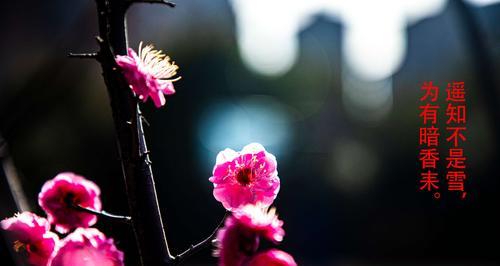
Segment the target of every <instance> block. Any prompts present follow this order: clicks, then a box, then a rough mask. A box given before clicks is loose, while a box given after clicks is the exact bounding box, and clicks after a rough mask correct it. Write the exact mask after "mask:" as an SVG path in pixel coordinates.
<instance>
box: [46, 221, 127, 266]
mask: <svg viewBox="0 0 500 266" xmlns="http://www.w3.org/2000/svg"><path fill="white" fill-rule="evenodd" d="M122 265H124V263H123V252H121V251H120V250H118V249H117V248H116V246H115V244H114V242H113V239H111V238H106V236H105V235H104V234H103V233H101V232H100V231H99V230H97V229H95V228H78V229H76V230H75V231H73V233H71V234H69V235H68V236H66V238H64V239H63V240H62V241H61V243H60V245H59V248H58V249H57V251H56V253H55V254H54V257H53V259H52V263H51V264H50V266H122Z"/></svg>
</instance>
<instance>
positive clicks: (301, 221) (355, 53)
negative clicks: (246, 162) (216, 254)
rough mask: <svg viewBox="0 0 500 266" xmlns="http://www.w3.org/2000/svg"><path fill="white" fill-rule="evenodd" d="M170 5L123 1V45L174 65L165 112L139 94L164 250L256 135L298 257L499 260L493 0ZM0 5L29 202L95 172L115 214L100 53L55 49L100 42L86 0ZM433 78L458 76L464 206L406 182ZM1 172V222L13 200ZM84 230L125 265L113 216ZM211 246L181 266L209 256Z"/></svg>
mask: <svg viewBox="0 0 500 266" xmlns="http://www.w3.org/2000/svg"><path fill="white" fill-rule="evenodd" d="M177 4H178V5H177V7H176V8H175V9H169V8H167V7H165V6H160V5H149V4H137V5H135V6H133V8H131V10H130V11H129V14H128V29H129V44H130V46H131V47H134V48H137V46H138V44H139V42H140V41H145V42H148V43H149V42H151V43H154V44H155V45H156V46H157V47H158V48H160V49H162V50H164V51H166V52H167V53H168V54H169V55H171V57H172V58H173V59H174V60H175V61H176V63H177V64H178V65H179V66H180V75H181V76H182V77H183V78H182V80H180V81H179V82H177V83H176V84H175V86H176V90H177V93H176V94H175V95H174V96H172V97H168V99H167V104H166V106H165V107H164V108H161V109H159V110H156V109H155V108H154V106H153V104H152V103H146V104H143V105H142V108H143V109H144V113H145V117H146V119H147V120H148V122H149V124H150V126H149V127H147V128H146V132H147V139H148V141H149V147H150V150H151V151H152V153H151V156H152V160H153V169H154V174H155V179H156V184H157V189H158V193H159V200H160V205H161V209H162V214H163V216H164V222H165V224H166V232H167V236H168V239H169V243H170V246H171V249H172V250H173V251H174V253H177V252H180V251H182V250H184V249H186V248H187V247H188V246H189V245H190V244H192V243H195V242H197V241H199V240H201V239H203V238H204V237H205V236H207V235H208V234H209V233H210V232H211V231H212V230H213V228H214V227H215V226H216V225H217V224H218V222H219V220H220V219H221V217H222V216H223V214H224V210H223V208H222V206H221V205H220V204H219V203H218V202H217V201H215V199H214V198H213V196H212V185H211V183H209V182H208V178H209V177H210V175H211V171H212V167H213V165H214V163H215V156H216V154H217V153H218V152H219V151H220V150H222V149H224V148H226V147H229V148H232V149H235V150H239V149H241V148H242V147H243V146H244V145H246V144H248V143H250V142H254V141H255V142H260V143H262V144H263V145H264V146H265V147H266V148H267V149H268V150H269V151H270V152H272V153H274V154H275V155H276V157H277V159H278V171H279V176H280V178H281V182H282V183H281V191H280V193H279V196H278V198H277V200H276V201H275V206H276V207H277V209H278V213H279V215H280V217H281V218H282V219H283V220H284V221H285V230H286V237H285V240H284V243H283V244H282V245H281V248H282V249H284V250H286V251H287V252H289V253H291V254H293V255H294V257H295V258H296V260H297V261H298V262H299V264H300V265H359V264H383V265H385V264H393V265H401V264H404V265H412V264H440V265H442V264H446V265H480V264H491V265H494V264H497V263H499V262H500V252H499V248H500V244H499V239H500V229H499V224H500V219H499V218H498V217H499V215H498V211H499V206H498V202H500V201H499V198H500V196H499V192H500V191H499V178H500V174H498V172H499V170H500V169H499V168H498V167H499V166H498V160H499V155H500V154H499V149H500V142H499V141H498V139H497V137H498V136H500V120H499V118H500V107H499V103H500V98H499V97H498V95H499V93H500V91H499V89H500V88H499V86H498V82H500V80H499V78H498V74H499V73H500V70H499V67H500V1H492V0H489V1H485V0H482V1H480V0H473V1H472V0H469V1H454V0H449V1H441V0H426V1H382V0H381V1H360V0H358V1H327V0H308V1H305V0H303V1H284V0H273V1H264V0H259V1H256V0H255V1H251V0H211V1H206V0H178V1H177ZM0 12H1V14H2V15H1V16H0V22H1V23H0V29H1V36H2V40H3V41H2V42H1V44H0V47H1V49H0V55H1V58H2V60H1V61H2V62H1V64H0V134H1V136H2V147H3V153H4V154H6V152H9V153H10V158H11V159H12V160H11V162H13V164H14V165H15V167H16V169H17V174H18V175H19V177H20V179H21V181H22V185H23V189H24V191H25V193H26V195H27V196H28V204H30V205H31V206H32V208H33V209H34V210H35V211H36V212H37V213H38V214H40V215H41V214H42V212H41V210H40V208H39V207H38V205H37V198H36V196H37V194H38V192H39V189H40V188H41V186H42V184H43V183H44V182H45V181H46V180H47V179H50V178H52V177H54V176H55V175H56V174H57V173H59V172H62V171H73V172H75V173H78V174H81V175H84V176H86V177H87V178H89V179H91V180H93V181H95V182H96V183H97V184H98V185H100V187H101V189H102V192H103V193H102V198H103V204H104V208H105V209H106V210H108V211H110V212H115V213H126V212H127V204H126V195H125V188H124V182H123V180H122V177H121V169H120V163H119V160H118V155H117V147H116V142H115V139H114V137H115V135H114V128H113V124H112V120H111V113H110V107H109V102H108V98H107V93H106V88H105V86H104V83H103V80H102V77H101V75H100V73H101V70H100V66H99V64H98V63H96V62H94V61H92V60H81V59H69V58H67V57H66V55H67V53H68V52H70V51H71V52H92V51H94V50H96V49H97V46H96V43H95V41H94V36H95V35H96V34H97V22H96V11H95V4H94V2H93V1H92V0H72V1H66V0H52V1H5V2H4V3H2V11H0ZM430 80H432V81H433V82H434V83H435V84H437V85H439V86H440V88H441V91H442V92H444V89H445V88H446V85H447V83H448V82H451V81H465V84H466V90H467V101H468V130H467V133H466V134H467V138H468V139H467V142H466V144H465V146H464V147H465V151H466V155H467V158H468V161H467V165H468V166H467V167H468V168H467V171H468V174H469V176H470V178H469V180H467V182H466V190H467V191H468V193H469V194H468V197H467V199H466V200H464V201H462V200H460V199H459V198H458V197H457V195H455V194H453V193H447V192H444V193H443V195H442V197H441V199H440V200H435V199H434V198H433V197H432V195H430V194H426V193H422V192H419V191H418V173H419V164H418V160H417V154H418V149H417V147H418V128H419V125H420V124H421V120H420V119H419V117H418V105H419V102H418V99H419V97H420V96H421V91H420V85H421V84H422V82H424V81H430ZM441 100H442V101H441V102H442V103H443V104H444V98H442V99H441ZM443 119H444V118H443ZM7 144H8V146H7ZM2 182H4V183H2V184H1V185H2V193H1V194H2V202H0V207H1V208H0V211H1V213H0V215H1V217H2V218H4V217H8V216H11V215H12V213H13V212H14V211H15V206H13V205H12V204H11V203H10V201H9V194H8V192H7V190H6V188H7V185H6V184H5V181H2ZM97 227H98V228H100V229H101V230H102V231H104V232H105V233H106V234H108V235H109V236H111V237H113V238H115V239H116V241H117V243H118V246H119V247H120V248H121V249H123V250H124V251H125V252H126V259H127V265H136V263H137V254H136V251H135V246H134V241H133V235H132V233H131V232H130V229H129V228H128V227H127V226H126V225H123V224H120V223H115V222H112V221H107V220H104V219H100V220H99V222H98V224H97ZM210 253H211V251H210V249H206V250H203V251H201V252H199V253H197V254H196V255H195V256H193V257H191V258H190V259H188V260H187V261H186V265H206V264H215V263H216V259H215V258H213V257H211V256H210ZM2 254H3V255H4V256H7V255H8V254H7V253H5V249H3V253H2ZM3 261H4V262H6V261H7V258H6V259H5V260H3ZM2 265H4V264H3V263H2ZM6 265H7V264H6Z"/></svg>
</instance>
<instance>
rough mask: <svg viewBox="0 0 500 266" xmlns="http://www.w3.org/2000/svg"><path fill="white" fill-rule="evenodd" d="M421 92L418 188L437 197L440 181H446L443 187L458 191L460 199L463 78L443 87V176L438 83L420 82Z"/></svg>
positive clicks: (464, 118) (463, 176)
mask: <svg viewBox="0 0 500 266" xmlns="http://www.w3.org/2000/svg"><path fill="white" fill-rule="evenodd" d="M420 89H421V90H422V93H423V96H422V97H421V98H420V106H419V109H420V114H419V117H420V118H421V122H422V125H421V126H420V128H419V142H418V143H419V152H418V154H419V155H418V159H419V161H420V169H421V172H420V175H419V190H421V191H427V192H430V193H432V194H433V196H434V198H436V199H439V198H440V197H441V192H440V189H441V184H442V181H443V183H444V182H446V187H447V190H448V191H450V192H459V193H460V196H461V198H462V199H464V198H465V196H466V195H467V193H466V191H465V186H464V182H465V180H466V179H467V174H466V171H465V170H466V163H465V162H466V156H465V155H464V149H463V147H462V144H463V143H464V142H465V141H466V136H465V135H466V134H465V133H466V130H467V126H466V123H467V107H466V97H465V95H466V93H465V83H464V82H452V83H449V84H448V86H447V88H446V113H445V114H446V132H445V137H446V143H447V144H448V145H449V149H448V151H447V154H446V161H445V162H446V163H445V165H446V175H445V180H441V179H440V178H439V176H440V175H439V171H438V169H439V161H440V159H439V158H440V154H439V139H440V138H439V137H440V135H441V133H440V130H439V125H438V121H439V110H440V105H439V102H438V100H439V87H438V86H436V85H434V84H433V82H432V81H428V82H424V83H423V84H422V86H421V87H420Z"/></svg>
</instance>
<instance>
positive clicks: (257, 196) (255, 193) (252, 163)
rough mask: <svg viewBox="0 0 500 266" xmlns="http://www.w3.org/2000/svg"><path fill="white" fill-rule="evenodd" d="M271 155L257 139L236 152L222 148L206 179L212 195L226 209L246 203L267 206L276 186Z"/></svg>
mask: <svg viewBox="0 0 500 266" xmlns="http://www.w3.org/2000/svg"><path fill="white" fill-rule="evenodd" d="M276 167H277V163H276V158H275V157H274V155H272V154H270V153H268V152H267V151H266V150H265V149H264V147H263V146H262V145H260V144H258V143H252V144H249V145H247V146H245V147H244V148H243V150H242V151H240V152H236V151H234V150H231V149H225V150H223V151H221V152H219V154H218V155H217V159H216V164H215V166H214V169H213V175H212V177H210V179H209V180H210V182H212V183H213V184H214V191H213V194H214V197H215V199H216V200H218V201H220V202H221V203H222V205H224V208H226V209H227V210H234V209H237V208H239V207H241V206H244V205H247V204H257V203H259V204H261V205H263V206H270V205H271V204H272V203H273V201H274V199H275V198H276V195H277V194H278V192H279V189H280V179H279V177H278V171H277V169H276Z"/></svg>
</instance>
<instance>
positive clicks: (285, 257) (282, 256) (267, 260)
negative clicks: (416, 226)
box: [248, 249, 297, 266]
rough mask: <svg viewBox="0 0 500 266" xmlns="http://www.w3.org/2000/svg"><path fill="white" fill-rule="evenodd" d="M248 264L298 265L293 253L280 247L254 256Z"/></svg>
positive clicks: (271, 265)
mask: <svg viewBox="0 0 500 266" xmlns="http://www.w3.org/2000/svg"><path fill="white" fill-rule="evenodd" d="M248 266H297V263H296V262H295V260H294V259H293V257H292V255H290V254H288V253H286V252H284V251H281V250H278V249H271V250H268V251H264V252H261V253H259V254H257V255H255V256H253V257H252V259H251V260H250V262H249V263H248Z"/></svg>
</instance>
